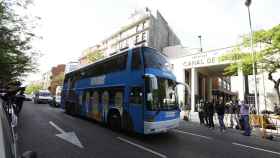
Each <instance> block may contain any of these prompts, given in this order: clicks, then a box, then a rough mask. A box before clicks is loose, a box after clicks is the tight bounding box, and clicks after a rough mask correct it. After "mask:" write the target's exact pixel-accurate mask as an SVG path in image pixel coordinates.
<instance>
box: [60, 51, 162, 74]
mask: <svg viewBox="0 0 280 158" xmlns="http://www.w3.org/2000/svg"><path fill="white" fill-rule="evenodd" d="M135 48H151V49H154V50H157V49H155V48H152V47H148V46H137V47H133V48H127V49H124V50H121V51H119V52H116V53H114V54H113V55H111V56H108V57H105V58H102V59H99V60H96V61H95V62H93V63H90V64H88V65H85V66H82V67H80V68H79V69H76V70H74V71H71V72H69V73H66V74H65V76H67V75H70V74H73V73H76V72H78V71H80V70H83V69H86V68H89V67H90V66H92V65H95V64H97V63H101V62H104V61H106V60H108V59H110V58H112V57H114V56H117V55H120V54H123V53H125V52H127V51H128V50H129V49H135Z"/></svg>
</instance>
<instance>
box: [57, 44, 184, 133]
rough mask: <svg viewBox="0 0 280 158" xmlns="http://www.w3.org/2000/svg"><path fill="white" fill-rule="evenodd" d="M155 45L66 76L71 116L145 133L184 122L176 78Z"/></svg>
mask: <svg viewBox="0 0 280 158" xmlns="http://www.w3.org/2000/svg"><path fill="white" fill-rule="evenodd" d="M169 67H170V65H169V63H168V61H167V60H166V58H165V57H164V56H163V55H162V54H161V53H159V52H158V51H157V50H156V49H153V48H149V47H143V46H142V47H135V48H130V49H128V50H125V51H122V52H119V53H117V54H115V55H112V56H110V57H108V58H105V59H102V60H99V61H97V62H95V63H92V64H90V65H88V66H85V67H83V68H80V69H78V70H75V71H72V72H70V73H68V74H66V75H65V79H64V85H63V89H62V96H61V97H62V98H61V106H62V108H64V109H65V112H66V113H68V114H71V115H79V116H83V117H88V118H91V119H94V120H97V121H98V122H103V123H106V124H107V125H108V126H109V127H110V128H112V129H114V130H120V129H122V130H126V131H134V132H137V133H142V134H150V133H160V132H166V131H168V130H169V129H173V128H176V127H177V126H178V125H179V117H180V109H179V106H178V99H177V94H176V85H177V82H176V79H175V76H174V75H173V73H172V72H171V70H170V68H169Z"/></svg>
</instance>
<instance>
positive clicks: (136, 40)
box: [135, 35, 140, 43]
mask: <svg viewBox="0 0 280 158" xmlns="http://www.w3.org/2000/svg"><path fill="white" fill-rule="evenodd" d="M138 42H140V37H139V35H136V36H135V43H138Z"/></svg>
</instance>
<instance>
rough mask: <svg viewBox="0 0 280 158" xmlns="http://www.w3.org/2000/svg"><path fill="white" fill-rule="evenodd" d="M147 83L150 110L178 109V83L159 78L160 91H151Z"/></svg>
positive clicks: (148, 107) (147, 103) (147, 102)
mask: <svg viewBox="0 0 280 158" xmlns="http://www.w3.org/2000/svg"><path fill="white" fill-rule="evenodd" d="M149 84H150V83H149V82H147V81H146V98H147V99H146V100H147V101H146V105H147V109H148V110H175V109H176V108H177V106H178V105H177V95H176V90H175V89H176V82H175V81H173V80H170V79H164V78H158V89H156V90H150V89H149V87H150V86H149Z"/></svg>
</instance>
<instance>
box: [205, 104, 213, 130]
mask: <svg viewBox="0 0 280 158" xmlns="http://www.w3.org/2000/svg"><path fill="white" fill-rule="evenodd" d="M207 112H208V114H207V116H208V117H207V119H208V123H209V125H208V127H209V128H214V121H213V116H214V105H213V101H212V100H210V101H209V102H208V104H207Z"/></svg>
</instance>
